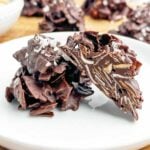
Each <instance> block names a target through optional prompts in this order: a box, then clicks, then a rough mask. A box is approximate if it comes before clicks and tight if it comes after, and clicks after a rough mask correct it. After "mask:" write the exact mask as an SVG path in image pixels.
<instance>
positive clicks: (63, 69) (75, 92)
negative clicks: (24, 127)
mask: <svg viewBox="0 0 150 150" xmlns="http://www.w3.org/2000/svg"><path fill="white" fill-rule="evenodd" d="M51 41H52V42H51ZM51 43H54V42H53V40H52V39H50V38H48V37H45V36H42V35H41V36H40V35H36V36H35V37H34V38H33V39H31V40H30V41H29V42H28V46H27V47H25V48H23V49H21V50H20V51H17V52H16V53H15V54H14V57H15V59H16V60H17V61H19V62H20V63H21V65H22V66H21V68H19V70H18V71H17V73H16V75H15V77H14V78H13V80H12V83H11V85H10V87H7V89H6V98H7V100H8V101H9V102H12V101H13V100H17V101H18V102H19V108H20V109H23V110H26V109H30V113H31V115H42V116H53V109H54V108H56V107H57V108H59V109H60V110H62V111H65V110H68V109H72V110H77V109H78V107H79V103H80V101H81V100H83V99H84V98H85V97H87V96H90V95H92V94H93V91H92V89H91V88H90V87H89V85H90V80H89V78H88V77H87V76H86V74H84V73H81V72H80V71H79V70H78V69H77V67H76V66H75V65H74V64H72V63H71V62H70V61H66V60H65V59H64V58H63V57H62V56H61V55H60V54H59V52H58V51H57V47H56V46H52V45H51Z"/></svg>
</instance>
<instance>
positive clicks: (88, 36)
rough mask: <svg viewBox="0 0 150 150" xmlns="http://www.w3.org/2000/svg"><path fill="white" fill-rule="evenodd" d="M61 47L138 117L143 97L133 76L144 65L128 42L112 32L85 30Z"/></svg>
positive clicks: (124, 107) (127, 109) (120, 105)
mask: <svg viewBox="0 0 150 150" xmlns="http://www.w3.org/2000/svg"><path fill="white" fill-rule="evenodd" d="M61 50H62V51H63V53H65V54H66V55H67V56H68V57H69V59H70V61H71V62H72V63H73V64H75V65H76V67H78V68H79V69H80V71H81V72H82V71H85V72H86V74H87V75H88V77H89V78H90V80H91V81H92V82H93V83H94V84H95V85H96V86H97V87H98V88H99V89H100V90H101V91H102V92H103V93H104V94H105V95H106V96H108V97H109V98H111V99H112V100H113V101H114V102H115V103H116V105H117V106H118V107H120V108H121V109H123V111H125V112H127V111H128V112H131V113H132V115H133V117H134V118H135V119H138V114H137V111H136V109H137V108H141V103H142V101H143V99H142V95H141V91H140V89H139V85H138V83H137V81H136V80H135V79H134V76H135V75H137V74H138V72H139V69H140V66H141V65H142V64H141V63H140V62H139V61H138V60H137V59H136V54H135V53H134V52H133V51H132V50H130V48H129V47H128V46H127V45H125V44H123V42H122V41H121V40H119V39H118V38H117V37H115V36H113V35H109V34H102V35H100V34H98V33H97V32H83V33H79V34H78V33H75V34H74V35H73V36H70V37H69V38H68V40H67V43H66V45H64V46H62V47H61Z"/></svg>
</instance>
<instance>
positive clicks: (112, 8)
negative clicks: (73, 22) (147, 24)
mask: <svg viewBox="0 0 150 150" xmlns="http://www.w3.org/2000/svg"><path fill="white" fill-rule="evenodd" d="M83 10H84V12H85V13H86V14H88V15H90V16H91V17H92V18H95V19H107V20H119V19H122V18H123V17H124V16H127V15H128V13H129V12H130V11H132V10H131V8H129V7H128V5H127V3H126V0H85V2H84V5H83Z"/></svg>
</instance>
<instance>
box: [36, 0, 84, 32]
mask: <svg viewBox="0 0 150 150" xmlns="http://www.w3.org/2000/svg"><path fill="white" fill-rule="evenodd" d="M39 28H40V30H41V31H43V32H53V31H84V20H83V12H82V10H81V9H80V8H77V7H76V5H75V3H74V1H72V0H53V2H52V3H51V4H50V5H49V11H48V12H46V13H45V14H44V19H43V21H42V22H41V23H40V24H39Z"/></svg>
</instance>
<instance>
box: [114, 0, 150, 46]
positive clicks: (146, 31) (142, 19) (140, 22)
mask: <svg viewBox="0 0 150 150" xmlns="http://www.w3.org/2000/svg"><path fill="white" fill-rule="evenodd" d="M149 12H150V3H148V4H145V5H144V6H141V7H138V8H137V9H136V10H134V11H133V12H132V13H130V14H129V16H128V20H127V21H126V22H124V23H123V24H121V25H120V26H119V29H118V31H116V32H117V33H119V34H122V35H125V36H128V37H132V38H135V39H138V40H140V41H144V42H147V43H149V44H150V13H149Z"/></svg>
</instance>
